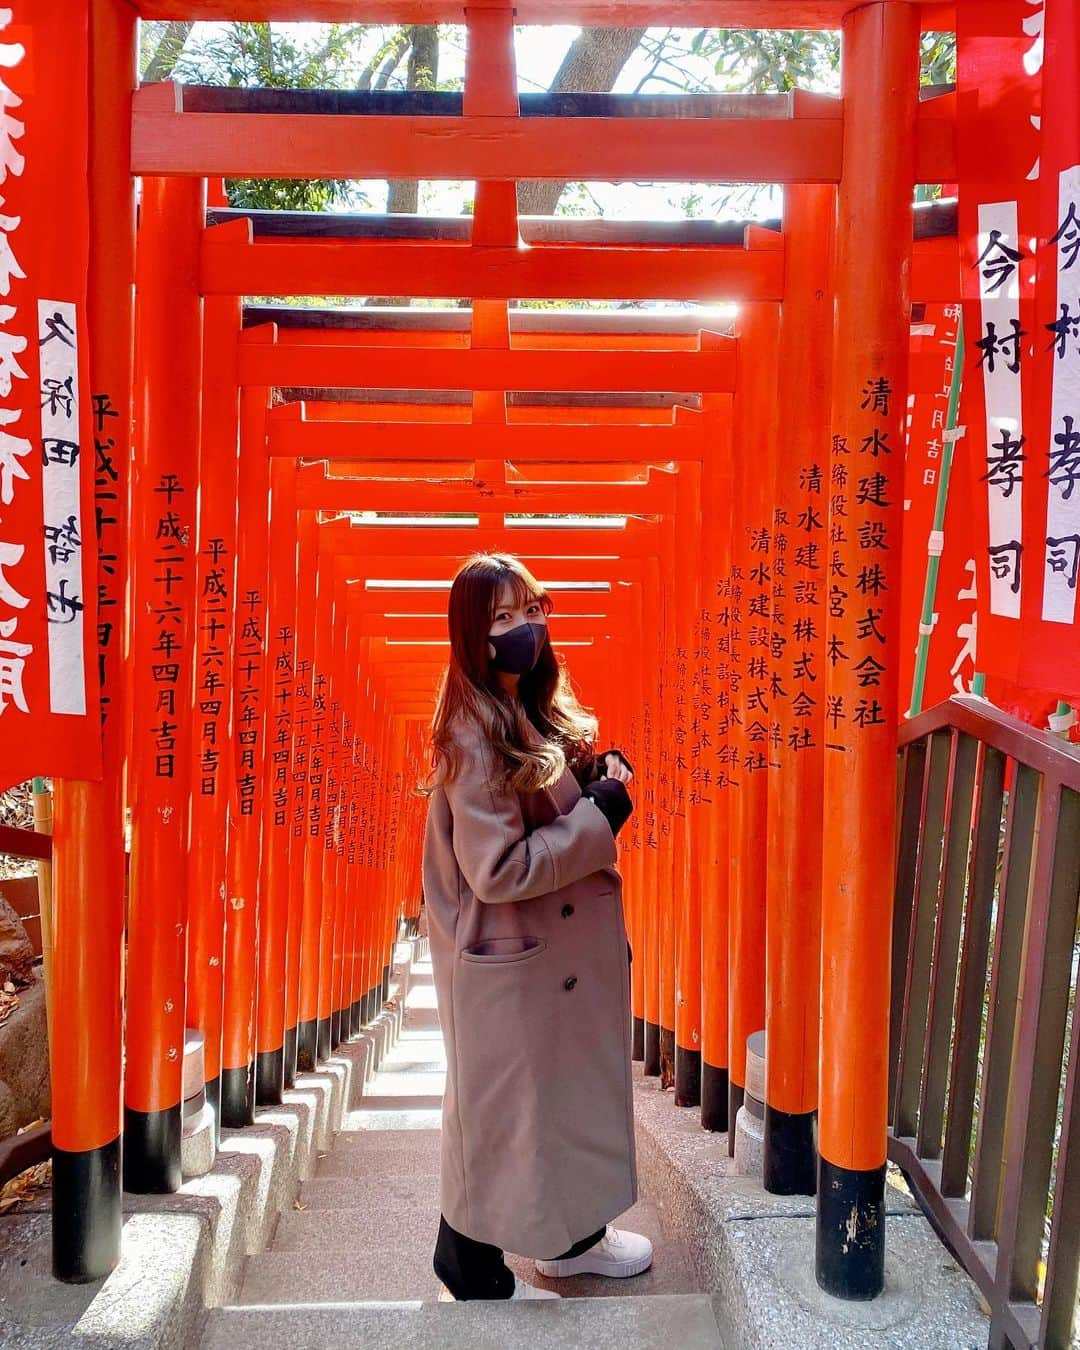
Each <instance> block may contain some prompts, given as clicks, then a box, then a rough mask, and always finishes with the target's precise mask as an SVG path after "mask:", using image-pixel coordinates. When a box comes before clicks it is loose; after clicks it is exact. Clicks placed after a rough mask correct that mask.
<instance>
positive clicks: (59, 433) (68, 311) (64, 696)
mask: <svg viewBox="0 0 1080 1350" xmlns="http://www.w3.org/2000/svg"><path fill="white" fill-rule="evenodd" d="M76 322H77V321H76V317H75V306H74V305H73V304H70V303H69V302H68V301H66V300H39V301H38V349H39V352H40V360H41V463H42V471H41V495H42V505H43V508H44V514H43V520H44V522H45V593H46V604H47V606H48V619H49V704H50V707H51V709H52V711H53V712H54V713H70V714H73V715H76V716H82V715H83V714H85V712H86V671H85V668H84V660H83V626H84V625H83V620H84V600H83V594H82V589H83V584H82V540H83V534H82V530H83V522H82V516H81V499H80V493H79V456H80V452H81V447H80V445H79V346H78V341H79V340H78V334H77V332H76Z"/></svg>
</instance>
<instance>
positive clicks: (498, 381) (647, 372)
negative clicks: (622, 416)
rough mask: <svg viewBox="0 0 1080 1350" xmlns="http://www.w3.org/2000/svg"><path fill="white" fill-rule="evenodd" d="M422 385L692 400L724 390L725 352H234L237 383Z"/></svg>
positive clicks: (729, 362) (729, 361)
mask: <svg viewBox="0 0 1080 1350" xmlns="http://www.w3.org/2000/svg"><path fill="white" fill-rule="evenodd" d="M417 377H420V378H422V380H423V385H424V388H426V389H472V390H478V389H493V390H499V391H501V390H504V389H523V390H537V391H540V390H547V389H566V390H588V391H590V392H591V391H594V390H607V389H615V390H639V389H645V390H649V389H663V390H675V391H683V390H685V391H688V392H694V393H698V392H700V391H702V390H708V391H710V392H717V393H720V392H723V391H724V390H729V389H731V388H732V383H733V379H734V357H733V354H732V353H729V352H708V353H697V352H649V351H636V352H576V351H570V352H562V351H517V350H514V351H483V350H475V351H463V352H458V351H446V350H444V349H442V348H434V349H433V350H431V351H424V350H415V349H414V350H411V351H405V352H402V351H398V350H397V349H396V348H394V347H359V348H349V347H340V346H329V345H326V344H323V343H310V344H308V345H306V346H299V345H291V344H289V345H268V346H267V347H266V348H265V349H262V348H258V347H250V348H247V347H245V348H242V349H241V353H240V382H241V384H252V385H260V386H261V385H274V384H277V385H281V384H288V385H309V386H316V387H320V388H324V389H333V388H337V387H341V386H355V385H366V386H369V387H372V388H377V389H378V388H382V389H400V388H402V387H404V386H406V385H408V384H409V383H414V382H415V381H416V379H417Z"/></svg>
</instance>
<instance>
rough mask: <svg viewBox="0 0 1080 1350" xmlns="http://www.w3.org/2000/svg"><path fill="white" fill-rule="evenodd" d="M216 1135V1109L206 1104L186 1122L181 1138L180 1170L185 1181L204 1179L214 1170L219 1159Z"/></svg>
mask: <svg viewBox="0 0 1080 1350" xmlns="http://www.w3.org/2000/svg"><path fill="white" fill-rule="evenodd" d="M215 1133H216V1132H215V1130H214V1108H213V1107H212V1106H211V1105H210V1104H209V1103H206V1104H205V1105H204V1106H202V1107H200V1109H199V1112H198V1114H197V1115H195V1116H192V1118H191V1120H190V1121H186V1122H185V1124H184V1131H183V1134H182V1135H181V1136H180V1170H181V1171H182V1172H183V1174H184V1178H185V1180H186V1179H188V1178H190V1177H204V1176H206V1174H207V1173H208V1172H209V1171H210V1170H211V1169H212V1168H213V1166H214V1159H215V1158H216V1157H217V1146H216V1142H215Z"/></svg>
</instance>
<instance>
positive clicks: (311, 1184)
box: [279, 1156, 439, 1231]
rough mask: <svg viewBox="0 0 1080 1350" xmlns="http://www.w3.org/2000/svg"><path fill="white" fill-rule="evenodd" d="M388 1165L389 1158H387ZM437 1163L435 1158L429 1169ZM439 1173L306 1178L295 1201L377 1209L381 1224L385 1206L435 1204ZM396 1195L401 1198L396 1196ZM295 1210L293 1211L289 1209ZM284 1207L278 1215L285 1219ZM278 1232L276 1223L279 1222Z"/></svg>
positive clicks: (311, 1206)
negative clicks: (282, 1212)
mask: <svg viewBox="0 0 1080 1350" xmlns="http://www.w3.org/2000/svg"><path fill="white" fill-rule="evenodd" d="M387 1161H388V1167H389V1165H390V1160H389V1159H388V1160H387ZM438 1165H439V1160H438V1157H437V1156H436V1157H435V1158H434V1160H433V1168H434V1169H437V1168H438ZM438 1193H439V1173H438V1171H437V1170H432V1171H427V1172H425V1171H417V1172H414V1173H412V1174H410V1175H409V1176H403V1175H401V1174H400V1173H399V1172H391V1171H388V1172H387V1173H384V1174H382V1175H380V1176H378V1177H377V1178H373V1177H372V1176H371V1175H368V1174H365V1175H363V1176H355V1177H353V1176H347V1177H341V1176H329V1177H326V1176H323V1177H310V1178H309V1179H308V1180H307V1181H305V1182H304V1183H303V1184H302V1185H301V1187H300V1196H299V1201H300V1205H301V1206H302V1208H303V1209H304V1210H309V1211H315V1210H323V1209H355V1210H363V1211H365V1212H366V1211H368V1210H369V1209H375V1210H378V1211H380V1214H381V1220H380V1221H381V1223H382V1225H383V1226H385V1224H386V1215H387V1211H386V1206H387V1205H389V1204H393V1205H397V1204H427V1203H428V1202H429V1201H430V1202H431V1203H437V1202H438V1200H437V1198H438ZM398 1197H401V1198H400V1199H399V1198H398ZM292 1212H294V1213H295V1212H296V1211H292ZM288 1214H289V1211H288V1210H287V1211H286V1212H285V1213H284V1214H282V1216H281V1217H282V1218H283V1219H284V1218H286V1217H287V1216H288ZM279 1231H280V1225H279Z"/></svg>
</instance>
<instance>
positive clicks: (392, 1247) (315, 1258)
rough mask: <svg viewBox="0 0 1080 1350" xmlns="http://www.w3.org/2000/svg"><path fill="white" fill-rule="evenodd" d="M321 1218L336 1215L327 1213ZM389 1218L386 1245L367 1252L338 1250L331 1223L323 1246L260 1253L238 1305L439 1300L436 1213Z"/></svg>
mask: <svg viewBox="0 0 1080 1350" xmlns="http://www.w3.org/2000/svg"><path fill="white" fill-rule="evenodd" d="M323 1217H324V1219H327V1220H330V1219H332V1218H334V1217H336V1216H335V1215H334V1211H332V1210H328V1211H326V1213H325V1215H324V1216H323ZM388 1218H389V1224H388V1231H387V1235H386V1236H385V1237H384V1239H383V1241H382V1242H380V1243H378V1244H377V1245H373V1246H369V1247H367V1248H366V1249H365V1250H363V1251H355V1250H353V1251H349V1250H341V1249H338V1250H334V1239H333V1237H332V1224H331V1223H330V1222H327V1223H326V1225H325V1233H326V1237H327V1243H326V1246H325V1247H324V1248H317V1249H314V1250H308V1251H300V1252H297V1251H286V1252H281V1251H270V1252H259V1253H258V1254H257V1255H255V1256H251V1257H249V1258H248V1261H247V1265H246V1267H245V1269H244V1281H243V1284H242V1286H241V1289H240V1295H239V1298H238V1300H237V1302H239V1303H260V1304H261V1303H272V1304H276V1305H281V1304H289V1303H352V1302H356V1301H357V1300H364V1299H378V1300H386V1299H390V1300H395V1301H397V1300H401V1299H432V1298H435V1297H436V1295H437V1294H438V1290H439V1282H438V1280H437V1279H436V1278H435V1272H434V1270H433V1269H432V1266H431V1258H432V1253H433V1252H434V1249H435V1235H436V1231H437V1227H438V1222H439V1216H438V1214H434V1215H432V1214H425V1215H423V1216H421V1217H420V1218H419V1219H417V1218H415V1217H413V1216H408V1215H404V1214H393V1215H390V1216H388ZM271 1343H272V1344H274V1345H286V1344H288V1340H287V1338H285V1337H280V1338H275V1339H274V1340H273V1341H272V1342H271ZM376 1344H378V1342H376Z"/></svg>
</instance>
